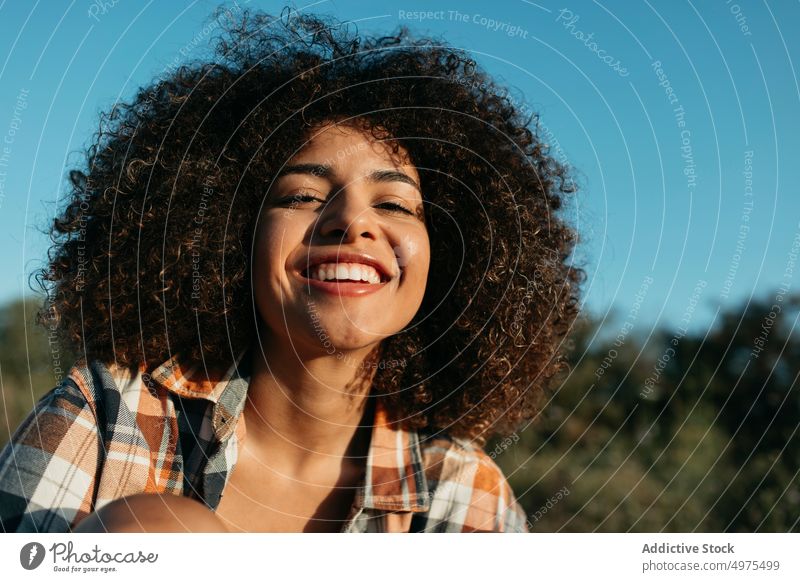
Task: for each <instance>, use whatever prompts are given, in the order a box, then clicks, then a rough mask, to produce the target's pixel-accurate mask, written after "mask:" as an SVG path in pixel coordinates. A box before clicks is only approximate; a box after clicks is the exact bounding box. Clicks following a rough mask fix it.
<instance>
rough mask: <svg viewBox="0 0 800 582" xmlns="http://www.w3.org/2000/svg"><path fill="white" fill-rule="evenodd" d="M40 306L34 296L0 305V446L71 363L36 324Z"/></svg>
mask: <svg viewBox="0 0 800 582" xmlns="http://www.w3.org/2000/svg"><path fill="white" fill-rule="evenodd" d="M40 306H41V301H37V299H36V298H26V299H24V300H19V301H14V302H12V303H8V304H6V305H5V306H3V307H2V308H0V412H1V413H2V414H0V445H2V444H5V443H6V441H8V440H9V439H10V438H11V435H12V434H13V431H14V430H15V429H16V428H17V426H18V425H19V424H20V422H22V420H23V419H24V418H25V416H26V415H27V414H28V413H29V412H30V411H31V410H32V409H33V406H34V404H35V403H36V401H37V400H39V398H41V397H42V396H43V395H44V394H45V393H46V392H48V391H49V390H51V389H52V388H54V387H55V386H56V385H57V384H58V383H59V381H60V379H61V377H63V376H65V375H66V373H67V371H68V370H69V366H70V365H71V363H72V359H71V356H70V355H69V354H64V353H63V352H62V351H60V350H59V347H58V345H57V344H56V343H55V342H53V343H51V342H50V341H49V336H48V332H49V330H48V329H47V328H46V327H42V326H40V325H36V324H35V319H36V311H37V310H38V309H39V307H40Z"/></svg>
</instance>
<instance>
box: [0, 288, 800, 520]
mask: <svg viewBox="0 0 800 582" xmlns="http://www.w3.org/2000/svg"><path fill="white" fill-rule="evenodd" d="M774 297H775V295H774V294H773V295H770V296H767V297H766V298H764V299H763V300H761V301H751V302H750V303H749V304H748V305H747V306H739V307H737V308H731V309H730V310H728V311H726V312H721V313H720V314H719V315H718V316H717V320H716V322H715V325H714V327H712V328H711V329H710V330H709V331H708V332H707V333H702V334H699V335H697V334H695V335H691V334H689V335H685V336H682V334H679V333H678V332H677V330H676V329H655V330H649V329H648V330H644V333H643V332H642V331H637V327H636V326H635V325H634V327H633V329H632V331H630V332H629V333H628V334H626V335H624V337H622V336H620V335H618V334H619V332H620V330H621V329H623V324H624V323H625V320H624V318H622V317H621V316H619V315H618V316H616V317H612V318H610V319H607V320H606V321H604V322H599V321H591V320H589V319H584V320H582V321H581V322H580V325H578V326H576V327H575V329H574V333H573V334H572V336H571V337H570V343H571V344H572V345H573V347H574V349H573V350H572V352H571V356H570V358H571V361H570V367H571V369H570V371H569V373H568V374H566V375H565V376H564V377H563V378H562V381H561V383H560V384H559V385H558V387H557V388H556V389H554V390H553V391H552V393H551V394H550V395H549V400H548V402H547V404H546V405H545V407H544V409H543V412H542V414H541V415H540V416H539V417H538V418H537V419H536V420H535V421H534V422H533V423H531V425H530V426H528V427H526V428H525V429H524V430H522V431H520V433H519V434H517V435H514V437H515V438H513V439H511V438H506V439H492V440H491V441H489V443H487V446H486V450H487V451H490V452H491V454H492V455H493V456H494V458H495V460H496V461H497V463H498V464H499V465H500V467H501V468H502V469H503V471H504V472H505V474H506V475H507V476H508V478H509V481H510V482H511V485H512V487H513V488H514V491H515V493H516V494H517V497H518V498H519V500H520V502H521V503H522V505H523V507H524V508H525V510H526V512H527V514H528V517H529V522H530V529H531V531H534V532H551V531H564V532H587V531H614V532H620V531H670V532H671V531H698V532H717V531H730V532H749V531H780V532H784V531H795V532H797V531H800V479H799V478H798V474H799V473H800V434H799V433H800V430H798V429H799V428H800V386H798V374H799V373H800V365H798V364H800V334H799V333H798V330H797V321H798V316H799V315H800V314H798V305H799V304H800V296H795V297H793V298H791V299H790V298H789V297H787V298H786V299H785V300H784V301H783V302H782V309H781V311H780V313H778V314H777V316H776V317H775V319H774V324H773V325H772V326H771V327H769V333H768V335H767V337H766V342H765V345H764V347H763V350H762V351H761V352H760V354H758V357H754V352H753V348H754V346H755V341H756V338H758V337H759V336H762V337H763V335H764V333H765V332H764V327H763V326H764V324H765V322H766V321H767V319H768V314H769V313H770V310H771V306H772V304H773V298H774ZM37 307H38V305H37V304H36V302H35V300H31V299H27V300H25V301H18V302H14V303H12V304H9V305H6V306H5V307H4V308H2V309H0V387H1V388H2V401H0V406H1V407H2V409H3V414H2V415H1V416H0V423H2V426H0V445H2V444H4V443H5V442H6V441H7V440H8V439H9V438H10V434H11V431H13V430H14V429H15V428H16V426H18V425H19V423H20V422H21V421H22V419H23V418H24V417H25V415H26V414H27V413H28V412H29V411H30V410H31V409H32V408H33V405H34V403H35V402H36V401H37V400H38V399H39V398H40V397H41V396H42V395H43V394H44V393H45V392H47V391H48V390H50V389H51V388H52V387H53V386H55V385H56V384H57V383H58V381H59V375H61V376H63V375H64V374H66V372H67V371H68V370H69V367H70V365H71V363H72V359H71V357H70V356H69V355H66V354H62V353H59V351H58V348H57V346H55V345H54V344H52V343H50V342H48V335H47V329H46V328H42V327H40V326H36V325H34V323H33V322H34V312H35V310H36V308H37ZM620 337H622V339H620ZM676 337H677V338H678V340H677V342H674V341H673V340H674V339H675V338H676ZM675 344H677V345H675ZM669 347H673V348H674V354H673V353H672V352H669V357H667V358H665V357H664V356H665V354H666V353H667V350H668V348H669ZM659 359H666V360H667V361H666V364H665V365H664V366H663V369H660V372H659V373H658V374H656V373H655V372H654V371H655V370H657V369H658V368H657V363H658V361H659ZM604 360H605V363H604ZM59 366H60V368H61V372H60V374H59V371H58V367H59ZM600 370H602V374H598V371H600ZM654 378H655V379H656V381H655V382H652V388H651V389H650V390H647V389H646V388H645V386H647V385H648V383H647V381H648V379H650V380H653V379H654ZM559 492H562V493H559ZM566 492H568V493H566ZM564 493H566V494H564Z"/></svg>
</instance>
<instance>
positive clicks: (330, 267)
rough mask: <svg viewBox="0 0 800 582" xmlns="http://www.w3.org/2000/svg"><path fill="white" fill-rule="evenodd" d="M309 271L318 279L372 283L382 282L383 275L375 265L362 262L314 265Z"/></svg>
mask: <svg viewBox="0 0 800 582" xmlns="http://www.w3.org/2000/svg"><path fill="white" fill-rule="evenodd" d="M309 273H310V275H311V276H312V277H313V278H314V279H317V280H318V281H335V280H352V281H366V282H368V283H371V284H378V283H380V282H381V276H380V275H379V274H378V271H376V270H375V268H374V267H372V266H370V265H364V264H360V263H324V264H321V265H317V266H315V267H312V268H311V269H309Z"/></svg>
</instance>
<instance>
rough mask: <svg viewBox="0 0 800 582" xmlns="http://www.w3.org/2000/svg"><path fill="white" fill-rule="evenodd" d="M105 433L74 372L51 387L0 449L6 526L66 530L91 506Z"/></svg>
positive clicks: (0, 515)
mask: <svg viewBox="0 0 800 582" xmlns="http://www.w3.org/2000/svg"><path fill="white" fill-rule="evenodd" d="M102 454H103V453H102V439H101V437H100V434H99V430H98V426H97V422H96V417H95V413H94V410H93V408H92V406H91V405H90V403H89V402H88V401H87V399H86V397H85V396H84V394H83V392H82V391H81V390H80V389H79V387H78V386H77V384H76V383H75V382H74V381H73V380H72V379H71V378H69V377H68V378H65V379H64V380H63V381H62V382H61V383H60V384H59V385H58V386H57V387H55V388H53V389H52V390H50V391H49V392H48V393H46V394H45V395H44V396H43V397H42V398H41V399H40V400H39V401H38V402H37V403H36V405H35V406H34V408H33V410H32V411H31V412H30V413H29V414H28V416H27V417H26V418H25V420H24V421H23V422H22V424H21V425H20V426H19V427H18V428H17V430H16V431H15V432H14V435H13V436H12V437H11V440H10V441H9V443H8V444H7V445H6V446H5V448H4V449H3V450H2V452H0V522H1V523H2V527H3V529H4V530H5V531H44V532H58V531H65V530H66V529H67V528H68V527H69V525H70V524H71V523H74V522H75V521H76V520H77V519H79V518H81V517H83V516H85V515H87V514H88V513H89V512H90V511H91V505H92V490H93V486H94V483H95V479H96V474H97V467H98V460H99V459H100V458H101V456H102Z"/></svg>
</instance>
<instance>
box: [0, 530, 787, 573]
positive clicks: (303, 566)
mask: <svg viewBox="0 0 800 582" xmlns="http://www.w3.org/2000/svg"><path fill="white" fill-rule="evenodd" d="M799 550H800V537H798V535H797V534H768V533H765V534H507V535H489V534H474V535H469V534H440V535H438V536H433V537H432V536H424V535H403V534H383V535H376V534H373V535H362V536H358V535H345V534H6V535H4V536H0V568H1V569H2V571H3V573H4V579H6V580H28V579H30V580H34V579H35V580H50V579H54V580H64V579H67V578H69V579H71V580H77V579H84V578H86V577H89V578H92V579H101V580H109V581H111V580H115V581H123V580H136V581H141V580H142V579H148V578H149V579H153V580H169V579H172V580H178V579H180V580H185V579H186V578H185V576H190V577H191V578H190V579H196V580H218V581H223V580H224V581H228V580H232V578H231V577H232V576H241V577H242V578H240V579H245V578H251V577H255V578H257V579H258V580H270V579H276V578H277V579H279V580H283V579H285V578H284V577H286V576H292V577H296V578H297V579H300V580H306V579H309V578H310V577H315V578H316V577H319V578H321V579H324V580H326V581H328V580H348V581H352V580H361V579H364V578H374V579H377V580H380V581H381V582H385V581H386V582H388V581H395V580H396V581H404V582H407V581H408V580H409V579H410V578H412V577H413V578H415V579H430V578H433V579H435V578H436V577H437V576H441V577H445V576H447V577H448V579H452V577H453V576H454V575H456V576H463V577H464V578H465V579H466V580H478V579H482V580H500V579H501V577H506V576H524V577H526V579H528V578H529V579H546V578H547V577H556V576H558V577H560V579H564V577H566V579H567V580H574V579H577V578H575V577H577V576H587V577H591V578H592V579H594V580H596V579H598V577H599V579H601V580H612V579H613V580H615V581H620V580H646V579H655V580H678V579H682V580H683V579H685V580H719V581H722V580H752V581H756V580H770V581H779V580H793V581H796V580H800V557H799V556H798V553H800V552H799ZM179 577H180V578H179Z"/></svg>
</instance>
